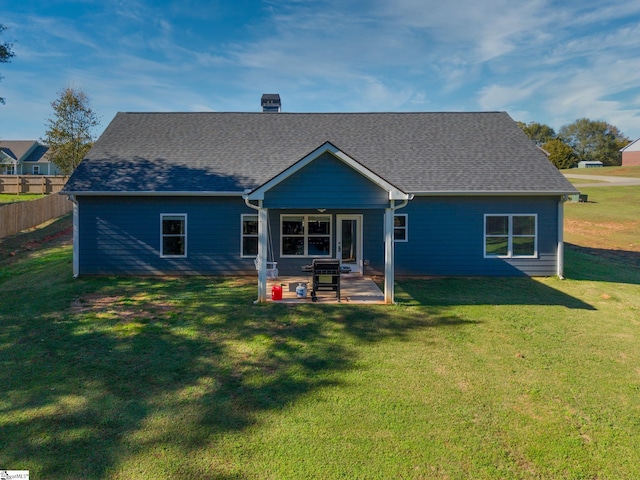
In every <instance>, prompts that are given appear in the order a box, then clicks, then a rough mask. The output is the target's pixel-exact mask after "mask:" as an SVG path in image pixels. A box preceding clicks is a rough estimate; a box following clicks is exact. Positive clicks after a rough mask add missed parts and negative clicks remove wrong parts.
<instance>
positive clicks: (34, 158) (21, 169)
mask: <svg viewBox="0 0 640 480" xmlns="http://www.w3.org/2000/svg"><path fill="white" fill-rule="evenodd" d="M47 150H49V147H47V146H45V145H42V144H41V143H40V142H38V141H36V140H0V175H61V172H60V169H59V168H58V167H57V166H56V165H55V164H54V163H53V162H51V161H49V157H48V155H47Z"/></svg>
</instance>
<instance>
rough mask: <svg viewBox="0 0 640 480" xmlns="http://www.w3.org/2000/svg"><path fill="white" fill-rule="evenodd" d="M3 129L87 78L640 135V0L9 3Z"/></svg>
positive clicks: (181, 100)
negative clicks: (608, 126) (591, 123)
mask: <svg viewBox="0 0 640 480" xmlns="http://www.w3.org/2000/svg"><path fill="white" fill-rule="evenodd" d="M0 23H1V24H4V25H5V26H7V27H9V30H7V31H5V32H4V34H3V35H2V37H1V39H2V40H3V41H7V40H9V41H13V42H14V48H13V50H14V51H15V53H16V57H15V58H14V59H13V61H12V62H11V63H9V64H0V74H2V75H3V76H4V78H3V79H2V81H0V96H2V97H5V98H6V105H4V106H0V139H6V140H9V139H37V138H40V137H42V136H43V135H44V131H45V128H46V127H45V121H46V119H47V118H48V117H50V116H51V114H52V108H51V102H52V101H53V100H55V99H56V98H57V97H58V92H60V91H61V90H62V89H63V88H65V87H67V86H72V87H74V88H79V89H81V90H83V91H84V92H85V93H86V94H87V95H88V96H89V98H90V101H91V105H92V107H93V109H94V110H95V112H96V113H97V114H98V115H99V116H100V117H101V120H102V125H101V127H100V128H99V129H98V130H97V131H96V133H100V132H101V131H102V130H103V129H104V128H105V127H106V126H107V124H108V123H109V122H110V121H111V119H112V118H113V116H114V115H115V113H116V112H118V111H259V108H260V107H259V102H260V96H261V94H262V93H279V94H280V95H281V97H282V103H283V110H284V111H287V112H366V111H375V112H378V111H393V112H402V111H485V110H500V111H502V110H504V111H507V112H508V113H509V114H510V115H511V116H512V117H513V118H514V119H515V120H521V121H524V122H529V121H537V122H541V123H546V124H548V125H550V126H552V127H553V128H555V129H556V130H558V129H559V128H560V127H561V126H562V125H565V124H568V123H571V122H573V121H574V120H576V119H577V118H582V117H588V118H590V119H592V120H605V121H607V122H609V123H612V124H614V125H616V126H617V127H618V128H620V129H621V130H622V131H623V133H624V134H625V135H627V136H628V137H629V138H631V139H635V138H638V137H640V2H638V1H635V0H634V1H629V0H624V1H620V0H561V1H557V0H526V1H525V0H482V1H478V0H449V1H445V2H442V1H435V0H369V1H365V0H318V1H313V0H288V1H276V0H273V1H271V0H263V1H259V0H228V1H225V0H213V1H204V0H181V1H177V0H176V1H171V0H75V1H72V0H41V1H34V0H0Z"/></svg>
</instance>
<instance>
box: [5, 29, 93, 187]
mask: <svg viewBox="0 0 640 480" xmlns="http://www.w3.org/2000/svg"><path fill="white" fill-rule="evenodd" d="M6 29H7V27H5V26H4V25H2V24H0V35H1V34H2V32H4V31H5V30H6ZM12 47H13V43H11V42H7V41H5V42H1V43H0V63H9V62H10V61H11V59H12V58H13V57H14V56H15V53H14V52H13V50H12ZM0 79H2V76H1V75H0ZM58 95H59V97H58V98H57V99H56V100H54V101H53V102H52V103H51V106H52V107H53V116H52V117H50V118H48V119H47V121H46V126H47V130H46V132H45V135H44V137H43V138H42V139H41V141H42V142H43V143H44V144H45V145H47V146H48V147H49V150H48V151H47V153H48V155H49V159H50V160H51V161H52V162H53V163H54V164H56V165H57V166H58V167H59V168H60V170H61V171H62V173H63V174H64V175H70V174H71V173H72V172H73V171H74V170H75V169H76V167H77V166H78V164H79V163H80V162H81V161H82V159H83V158H84V157H85V155H86V154H87V152H88V151H89V150H90V149H91V147H92V146H93V140H94V134H93V129H94V128H95V127H97V126H98V125H99V124H100V120H99V118H98V116H97V115H96V114H95V113H94V112H93V110H92V109H91V106H90V105H89V98H88V97H87V95H86V94H85V93H84V92H83V91H82V90H79V89H74V88H72V87H67V88H65V89H63V90H62V91H60V92H58ZM0 103H5V100H4V98H2V97H0Z"/></svg>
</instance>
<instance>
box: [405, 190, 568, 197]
mask: <svg viewBox="0 0 640 480" xmlns="http://www.w3.org/2000/svg"><path fill="white" fill-rule="evenodd" d="M576 193H578V190H575V189H574V190H562V191H548V192H545V191H541V190H532V191H529V192H527V191H523V192H520V191H513V192H504V191H496V192H492V191H486V190H478V191H451V190H438V191H435V190H434V191H432V192H412V194H413V195H415V196H417V197H553V196H561V195H575V194H576Z"/></svg>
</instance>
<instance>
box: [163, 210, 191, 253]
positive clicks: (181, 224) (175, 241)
mask: <svg viewBox="0 0 640 480" xmlns="http://www.w3.org/2000/svg"><path fill="white" fill-rule="evenodd" d="M160 224H161V226H160V256H162V257H186V256H187V215H186V214H183V213H180V214H173V213H163V214H161V215H160Z"/></svg>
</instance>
